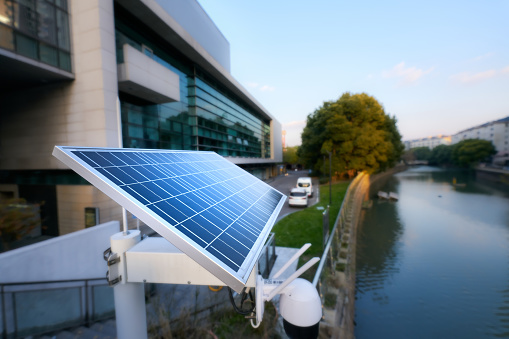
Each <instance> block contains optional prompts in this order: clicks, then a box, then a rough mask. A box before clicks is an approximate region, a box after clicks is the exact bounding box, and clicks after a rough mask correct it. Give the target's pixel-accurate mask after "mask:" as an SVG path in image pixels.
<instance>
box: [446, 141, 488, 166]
mask: <svg viewBox="0 0 509 339" xmlns="http://www.w3.org/2000/svg"><path fill="white" fill-rule="evenodd" d="M495 153H497V151H496V150H495V147H494V146H493V144H492V143H491V141H487V140H478V139H466V140H462V141H460V142H459V143H457V144H454V145H453V149H452V160H453V161H454V163H455V164H456V165H458V166H461V167H468V166H475V165H476V164H477V163H478V162H480V161H483V160H486V159H487V158H489V157H490V156H492V155H494V154H495Z"/></svg>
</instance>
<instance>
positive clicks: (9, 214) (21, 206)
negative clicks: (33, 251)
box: [0, 199, 41, 251]
mask: <svg viewBox="0 0 509 339" xmlns="http://www.w3.org/2000/svg"><path fill="white" fill-rule="evenodd" d="M39 208H40V205H28V204H27V203H26V201H25V199H5V200H0V239H1V241H2V247H3V249H4V251H6V250H8V249H9V248H10V243H11V242H12V241H15V240H20V239H22V238H23V237H25V236H26V235H28V233H30V232H31V231H32V230H33V229H34V228H35V227H36V226H37V225H39V224H40V222H41V220H40V216H39Z"/></svg>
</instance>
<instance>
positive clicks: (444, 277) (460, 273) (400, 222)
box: [355, 167, 509, 338]
mask: <svg viewBox="0 0 509 339" xmlns="http://www.w3.org/2000/svg"><path fill="white" fill-rule="evenodd" d="M453 178H456V182H457V183H465V184H466V185H465V187H454V186H453V185H452V183H453ZM378 190H384V191H392V192H397V193H398V194H399V196H400V201H398V202H395V203H392V202H387V201H384V202H382V201H378V200H375V201H374V204H373V207H372V208H371V209H370V210H367V211H365V212H364V213H365V214H364V215H363V219H362V224H361V226H360V227H359V231H358V239H357V244H358V245H357V286H356V288H357V291H356V323H357V327H356V333H355V334H356V337H357V338H419V337H422V338H429V337H433V336H438V337H443V338H448V337H461V338H491V337H509V288H508V287H509V260H508V259H509V190H508V189H507V188H506V189H500V187H495V186H494V185H487V184H485V183H481V182H478V181H476V179H475V176H473V175H472V174H471V173H470V172H468V171H444V170H438V169H434V168H429V167H428V168H426V167H424V168H422V167H421V168H418V169H412V170H410V171H406V172H403V173H400V174H398V175H396V176H393V177H391V178H389V179H388V180H387V181H385V182H383V183H379V184H378V186H373V187H372V188H371V192H370V195H371V197H374V196H375V195H376V192H378ZM374 199H376V198H374Z"/></svg>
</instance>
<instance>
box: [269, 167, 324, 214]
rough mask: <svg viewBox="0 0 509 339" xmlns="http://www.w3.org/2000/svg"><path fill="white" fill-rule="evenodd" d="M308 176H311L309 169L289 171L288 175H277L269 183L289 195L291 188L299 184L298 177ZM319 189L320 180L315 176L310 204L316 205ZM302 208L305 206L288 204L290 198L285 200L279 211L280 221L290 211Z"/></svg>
mask: <svg viewBox="0 0 509 339" xmlns="http://www.w3.org/2000/svg"><path fill="white" fill-rule="evenodd" d="M308 176H309V173H308V171H289V172H288V176H284V175H280V176H278V177H276V178H275V179H274V180H273V181H271V182H268V184H269V185H270V186H272V187H274V188H275V189H277V190H278V191H279V192H281V193H283V194H286V195H287V196H288V195H289V194H290V190H291V189H292V188H294V187H296V186H295V185H296V184H297V179H298V178H299V177H308ZM318 189H319V185H318V180H317V179H315V178H313V190H314V194H313V197H311V198H310V199H309V203H308V206H311V205H314V204H316V203H317V199H318V196H320V193H319V191H318ZM302 208H303V207H290V206H288V199H287V200H286V202H285V205H284V206H283V208H282V209H281V211H280V212H279V216H278V218H277V220H278V221H279V219H281V218H283V217H284V216H286V215H288V214H290V213H293V212H296V211H299V210H301V209H302ZM276 222H277V221H276Z"/></svg>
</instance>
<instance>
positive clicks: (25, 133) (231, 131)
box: [0, 0, 283, 236]
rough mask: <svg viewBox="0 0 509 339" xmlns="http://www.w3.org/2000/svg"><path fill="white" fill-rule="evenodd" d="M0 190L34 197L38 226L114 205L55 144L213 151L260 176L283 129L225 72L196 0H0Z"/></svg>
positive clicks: (271, 166) (65, 225)
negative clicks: (55, 153)
mask: <svg viewBox="0 0 509 339" xmlns="http://www.w3.org/2000/svg"><path fill="white" fill-rule="evenodd" d="M0 102H1V106H0V107H1V108H0V199H1V198H18V197H19V198H25V199H26V200H27V201H28V202H32V203H41V202H43V203H44V204H43V205H42V208H41V220H42V225H43V227H42V230H41V231H40V232H41V234H42V235H48V236H58V235H63V234H66V233H70V232H73V231H75V230H78V229H82V228H84V227H85V208H86V207H92V208H99V212H100V213H99V222H100V223H103V222H107V221H110V220H120V219H121V208H120V206H119V205H117V204H116V203H115V202H113V201H112V200H111V199H110V198H108V197H107V196H105V195H104V194H103V193H102V192H100V191H98V190H97V189H95V188H94V187H93V186H91V185H89V184H88V183H87V182H86V181H85V180H84V179H82V178H81V177H79V176H78V175H77V174H75V173H74V172H72V171H71V170H69V169H68V168H67V167H66V166H65V165H63V164H62V163H60V162H59V161H58V160H57V159H55V158H54V157H53V156H52V155H51V153H52V151H53V147H54V146H55V145H70V146H92V147H128V148H153V149H181V150H204V151H214V152H217V153H218V154H220V155H222V156H224V157H225V158H227V159H229V160H230V161H232V162H233V163H235V164H237V165H239V166H241V167H243V168H244V169H246V170H247V171H249V172H251V173H252V174H254V175H256V176H258V177H259V178H261V179H265V178H269V177H271V176H273V175H275V174H276V173H277V171H278V168H277V163H278V162H282V154H283V152H282V138H281V135H282V128H281V124H280V123H279V122H278V121H277V120H276V119H275V118H274V116H272V115H271V114H270V113H269V112H268V111H267V110H266V109H265V108H264V107H263V106H262V105H261V104H260V103H259V102H258V101H257V100H256V99H255V98H254V97H253V96H252V95H251V94H250V93H249V92H248V91H247V90H246V89H245V88H244V87H242V86H241V85H240V84H239V83H238V82H237V81H236V80H235V79H234V78H233V77H232V75H231V74H230V44H229V42H228V41H227V40H226V38H225V37H224V36H223V35H222V33H221V32H220V31H219V30H218V28H217V27H216V25H215V24H214V22H212V20H211V19H210V18H209V16H208V15H207V13H206V12H205V11H204V10H203V8H202V7H201V6H200V4H199V3H198V2H197V1H196V0H172V1H165V0H5V1H0Z"/></svg>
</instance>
